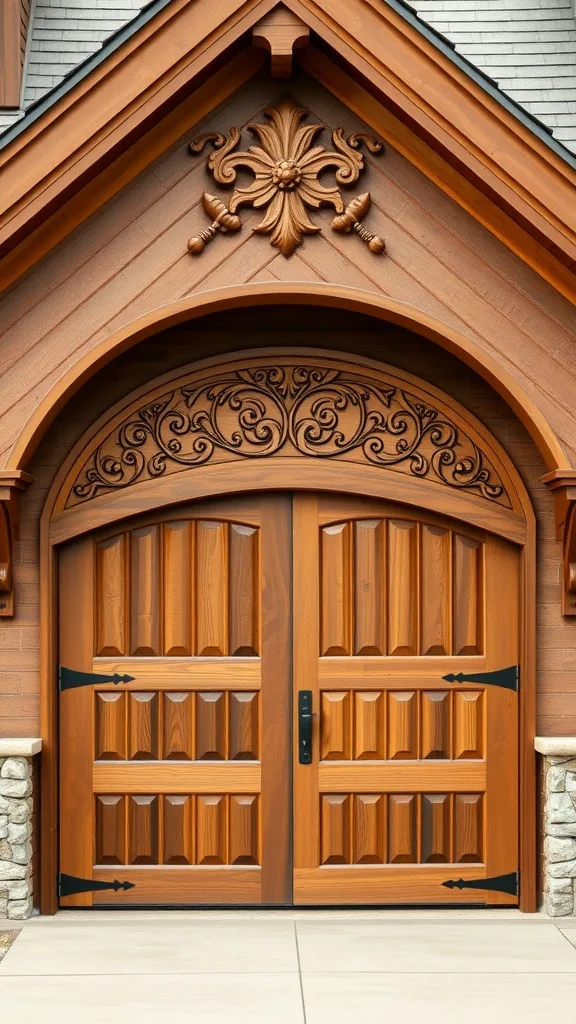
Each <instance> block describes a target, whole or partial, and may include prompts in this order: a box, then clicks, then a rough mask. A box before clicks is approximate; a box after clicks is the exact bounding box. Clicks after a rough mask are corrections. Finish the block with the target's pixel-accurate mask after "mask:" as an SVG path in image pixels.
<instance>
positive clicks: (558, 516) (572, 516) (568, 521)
mask: <svg viewBox="0 0 576 1024" xmlns="http://www.w3.org/2000/svg"><path fill="white" fill-rule="evenodd" d="M542 481H543V483H545V484H546V486H547V487H548V488H549V490H550V491H551V492H552V495H553V497H554V513H555V521H556V539H557V540H559V541H561V542H562V562H563V577H562V614H563V615H570V616H572V615H576V470H573V469H572V470H554V472H552V473H546V475H545V476H543V477H542Z"/></svg>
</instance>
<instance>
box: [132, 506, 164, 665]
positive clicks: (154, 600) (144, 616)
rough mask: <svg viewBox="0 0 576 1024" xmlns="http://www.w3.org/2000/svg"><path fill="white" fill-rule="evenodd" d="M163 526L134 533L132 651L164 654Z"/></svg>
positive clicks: (133, 653)
mask: <svg viewBox="0 0 576 1024" xmlns="http://www.w3.org/2000/svg"><path fill="white" fill-rule="evenodd" d="M160 584H161V581H160V527H159V526H154V525H153V526H145V527H143V528H142V529H140V530H132V532H131V533H130V650H129V654H132V655H144V656H149V655H157V654H161V653H162V651H161V646H160V644H161V639H160V625H161V623H160V600H161V594H162V591H161V585H160Z"/></svg>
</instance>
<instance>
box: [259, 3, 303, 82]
mask: <svg viewBox="0 0 576 1024" xmlns="http://www.w3.org/2000/svg"><path fill="white" fill-rule="evenodd" d="M309 40H310V29H309V28H308V26H307V25H305V24H304V22H303V21H300V18H298V17H297V16H296V15H295V14H292V11H289V10H288V8H287V7H284V6H283V5H282V4H280V5H279V6H278V7H275V8H274V10H273V11H271V12H270V14H267V15H266V16H265V17H264V18H262V20H261V21H259V22H258V24H257V25H255V26H254V28H253V29H252V42H253V43H254V46H259V47H262V48H263V49H264V50H269V52H270V74H271V75H272V78H291V77H292V55H293V52H294V50H295V49H299V48H300V47H302V46H307V45H308V42H309Z"/></svg>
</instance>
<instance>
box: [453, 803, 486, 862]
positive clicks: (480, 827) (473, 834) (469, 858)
mask: <svg viewBox="0 0 576 1024" xmlns="http://www.w3.org/2000/svg"><path fill="white" fill-rule="evenodd" d="M483 810H484V804H483V797H482V794H481V793H472V794H470V793H455V794H454V861H455V862H456V863H457V864H466V863H476V862H482V861H484V860H485V859H486V858H485V856H484V838H483V836H484V823H483Z"/></svg>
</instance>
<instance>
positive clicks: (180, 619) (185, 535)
mask: <svg viewBox="0 0 576 1024" xmlns="http://www.w3.org/2000/svg"><path fill="white" fill-rule="evenodd" d="M163 540H164V552H163V573H164V580H163V589H164V606H163V614H164V654H168V655H173V656H180V657H183V656H186V655H190V654H192V653H193V651H194V646H193V644H194V641H193V637H192V623H193V615H192V566H193V561H192V558H193V523H190V522H187V521H186V520H180V521H177V522H173V523H164V528H163Z"/></svg>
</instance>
